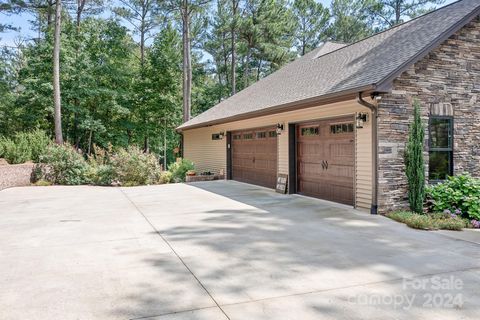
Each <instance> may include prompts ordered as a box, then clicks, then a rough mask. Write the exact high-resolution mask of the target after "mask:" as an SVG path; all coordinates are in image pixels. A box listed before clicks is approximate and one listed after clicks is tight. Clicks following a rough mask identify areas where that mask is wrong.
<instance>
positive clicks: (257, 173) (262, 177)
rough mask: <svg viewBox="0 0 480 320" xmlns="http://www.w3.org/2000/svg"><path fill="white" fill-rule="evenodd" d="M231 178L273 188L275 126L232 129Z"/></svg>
mask: <svg viewBox="0 0 480 320" xmlns="http://www.w3.org/2000/svg"><path fill="white" fill-rule="evenodd" d="M231 137H232V150H231V157H232V164H231V166H232V168H231V170H232V179H233V180H237V181H241V182H246V183H251V184H255V185H259V186H263V187H267V188H272V189H273V188H275V182H276V178H277V132H276V131H275V127H267V128H257V129H248V130H240V131H234V132H232V133H231Z"/></svg>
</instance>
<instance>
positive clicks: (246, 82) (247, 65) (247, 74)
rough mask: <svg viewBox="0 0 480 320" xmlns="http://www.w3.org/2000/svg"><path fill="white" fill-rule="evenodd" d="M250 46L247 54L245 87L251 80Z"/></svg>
mask: <svg viewBox="0 0 480 320" xmlns="http://www.w3.org/2000/svg"><path fill="white" fill-rule="evenodd" d="M250 50H251V48H250V46H249V47H248V48H247V55H246V56H245V88H246V87H248V84H249V80H248V77H249V76H250V66H249V65H250Z"/></svg>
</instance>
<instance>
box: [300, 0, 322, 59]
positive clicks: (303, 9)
mask: <svg viewBox="0 0 480 320" xmlns="http://www.w3.org/2000/svg"><path fill="white" fill-rule="evenodd" d="M292 10H293V15H294V17H295V22H296V28H295V47H296V49H297V52H298V54H299V55H302V56H303V55H304V54H305V53H307V52H309V51H311V50H313V49H315V48H316V47H317V46H318V45H319V43H320V41H322V40H325V39H326V37H327V30H328V27H329V21H330V11H329V10H328V8H325V7H324V6H323V5H322V4H321V3H318V2H316V1H315V0H295V1H294V2H293V6H292Z"/></svg>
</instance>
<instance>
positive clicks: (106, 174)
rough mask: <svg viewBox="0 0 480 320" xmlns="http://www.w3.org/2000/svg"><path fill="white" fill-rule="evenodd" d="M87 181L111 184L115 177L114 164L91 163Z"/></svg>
mask: <svg viewBox="0 0 480 320" xmlns="http://www.w3.org/2000/svg"><path fill="white" fill-rule="evenodd" d="M85 177H86V181H87V182H88V183H90V184H93V185H97V186H110V185H112V182H113V180H114V179H115V172H114V170H113V166H112V165H110V164H100V165H98V164H91V163H90V164H89V166H88V170H87V172H86V175H85Z"/></svg>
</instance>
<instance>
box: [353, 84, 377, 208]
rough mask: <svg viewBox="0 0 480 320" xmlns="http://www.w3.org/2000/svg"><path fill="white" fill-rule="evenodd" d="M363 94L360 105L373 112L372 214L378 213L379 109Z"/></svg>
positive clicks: (359, 96)
mask: <svg viewBox="0 0 480 320" xmlns="http://www.w3.org/2000/svg"><path fill="white" fill-rule="evenodd" d="M362 93H363V92H359V93H358V99H357V101H358V103H359V104H361V105H362V106H364V107H367V108H368V109H370V111H371V112H372V175H373V176H372V179H373V180H372V182H373V183H372V184H373V185H372V206H371V208H370V213H371V214H377V213H378V168H377V164H378V107H377V106H375V105H373V104H371V103H369V102H367V101H365V100H363V97H362Z"/></svg>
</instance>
